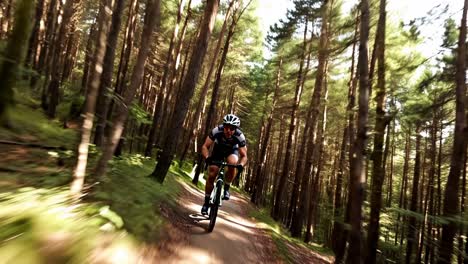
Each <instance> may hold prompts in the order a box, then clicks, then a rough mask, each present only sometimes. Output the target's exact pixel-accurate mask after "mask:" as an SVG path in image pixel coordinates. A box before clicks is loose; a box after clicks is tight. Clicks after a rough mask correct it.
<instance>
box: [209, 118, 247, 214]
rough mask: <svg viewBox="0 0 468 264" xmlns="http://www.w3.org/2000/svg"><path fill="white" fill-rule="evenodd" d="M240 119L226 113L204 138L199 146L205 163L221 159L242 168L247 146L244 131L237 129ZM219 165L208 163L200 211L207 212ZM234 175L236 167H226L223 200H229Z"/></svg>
mask: <svg viewBox="0 0 468 264" xmlns="http://www.w3.org/2000/svg"><path fill="white" fill-rule="evenodd" d="M239 126H240V119H239V117H237V116H235V115H233V114H227V115H225V116H224V118H223V124H222V125H219V126H217V127H215V128H214V129H213V130H212V131H211V132H210V134H209V135H208V137H207V138H206V140H205V143H204V144H203V146H202V148H201V153H202V156H203V158H204V159H205V160H206V163H207V164H210V162H211V161H223V160H224V159H226V162H227V163H228V164H231V165H236V164H237V170H238V171H239V173H241V172H242V170H243V169H244V166H245V164H246V163H247V146H246V141H245V136H244V133H242V131H241V130H240V129H239ZM213 143H214V147H213V151H212V153H211V156H209V148H210V146H211V145H212V144H213ZM218 171H219V167H218V166H217V165H210V166H209V167H208V179H207V181H206V185H205V202H204V204H203V206H202V209H201V213H202V214H208V207H209V202H210V194H211V192H212V191H213V188H214V181H215V178H216V175H217V174H218ZM234 177H236V168H231V167H229V168H228V171H227V174H226V181H225V184H224V195H223V199H224V200H229V198H230V193H229V188H230V186H231V183H232V181H233V180H234Z"/></svg>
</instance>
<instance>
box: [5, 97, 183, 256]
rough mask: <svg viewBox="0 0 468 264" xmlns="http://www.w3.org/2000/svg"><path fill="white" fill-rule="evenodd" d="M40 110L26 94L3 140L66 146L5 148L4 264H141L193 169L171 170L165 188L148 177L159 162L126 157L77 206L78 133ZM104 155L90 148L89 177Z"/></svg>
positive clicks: (89, 185) (92, 182)
mask: <svg viewBox="0 0 468 264" xmlns="http://www.w3.org/2000/svg"><path fill="white" fill-rule="evenodd" d="M38 105H39V103H38V102H37V101H35V100H34V99H31V98H29V97H27V96H24V97H23V98H22V99H21V102H20V103H18V104H17V105H16V106H15V109H14V111H12V115H11V117H10V118H11V121H12V124H13V127H12V128H10V129H6V128H0V139H1V140H7V141H15V142H19V143H34V144H40V145H43V146H57V147H58V146H61V147H62V148H61V149H55V150H47V149H43V148H37V147H25V146H21V145H5V144H0V152H2V159H0V179H1V180H0V259H1V262H2V263H92V262H99V259H100V258H106V260H107V261H108V260H110V259H112V258H113V257H118V258H119V262H120V263H134V262H136V258H137V257H138V256H137V255H138V252H137V251H138V247H139V245H141V244H146V243H153V242H158V241H159V240H160V239H162V238H163V237H162V236H161V232H160V230H161V229H162V227H163V225H165V220H164V218H163V216H162V215H161V214H160V207H159V205H160V204H161V203H165V204H167V205H169V206H173V205H175V200H176V199H177V196H178V194H179V191H180V188H181V187H180V185H179V184H178V183H177V181H180V180H182V179H184V178H185V177H183V176H185V175H187V172H186V171H185V169H186V167H184V166H182V168H179V167H178V166H172V167H171V170H170V173H169V175H168V176H167V177H166V181H165V183H164V185H161V184H159V183H158V182H157V181H155V180H154V179H153V178H151V177H150V176H149V175H150V174H151V171H152V169H153V168H154V166H155V161H154V159H149V158H145V157H143V156H141V155H123V156H121V157H119V158H114V159H113V160H112V161H111V164H110V170H109V172H108V174H107V176H106V177H104V178H102V179H96V178H93V177H92V176H89V175H88V177H87V178H86V183H87V184H86V189H85V196H84V197H83V199H82V200H81V201H76V200H73V199H71V198H70V196H69V192H68V190H69V183H70V181H71V177H72V170H73V167H74V165H75V162H76V155H75V149H76V146H77V143H78V132H77V131H76V130H73V129H64V128H62V124H61V123H60V122H59V121H56V120H49V119H47V118H46V117H45V115H44V114H43V113H42V111H41V110H40V108H39V107H38ZM98 154H99V153H98V151H97V150H96V148H95V147H93V146H91V148H90V156H89V163H88V171H91V170H90V169H91V168H93V166H94V164H95V163H96V159H97V157H98ZM126 258H128V259H126Z"/></svg>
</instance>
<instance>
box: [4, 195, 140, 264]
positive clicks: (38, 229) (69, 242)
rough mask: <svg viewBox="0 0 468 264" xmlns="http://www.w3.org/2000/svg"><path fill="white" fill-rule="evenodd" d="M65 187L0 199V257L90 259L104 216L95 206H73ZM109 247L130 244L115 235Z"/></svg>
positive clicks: (30, 260) (43, 260)
mask: <svg viewBox="0 0 468 264" xmlns="http://www.w3.org/2000/svg"><path fill="white" fill-rule="evenodd" d="M68 194H69V193H68V190H67V188H63V187H61V188H52V189H41V188H20V189H17V190H15V191H12V192H5V193H2V194H1V195H0V204H1V206H0V208H1V209H0V221H1V222H2V224H1V225H0V239H1V240H2V247H1V248H0V258H1V259H2V261H5V262H6V263H9V262H10V261H14V262H15V263H51V261H52V262H53V260H55V261H58V262H60V263H65V262H66V263H83V262H86V260H87V259H88V260H89V257H90V256H91V255H92V254H93V250H94V248H93V245H94V246H97V245H98V244H97V243H99V239H100V237H102V236H103V235H105V233H103V231H100V229H101V230H103V227H105V226H108V225H112V226H115V225H114V224H113V223H112V222H110V221H109V220H108V217H106V216H103V215H101V214H96V213H94V212H98V211H103V210H106V209H107V215H112V214H115V213H113V212H111V211H109V210H108V208H99V205H97V204H75V203H74V202H73V201H72V200H71V199H70V198H69V195H68ZM119 233H121V235H120V236H118V237H115V240H114V242H113V243H123V242H124V241H125V242H124V243H127V244H129V245H130V244H132V243H133V242H132V241H131V240H130V238H129V237H128V236H127V235H125V232H122V231H119Z"/></svg>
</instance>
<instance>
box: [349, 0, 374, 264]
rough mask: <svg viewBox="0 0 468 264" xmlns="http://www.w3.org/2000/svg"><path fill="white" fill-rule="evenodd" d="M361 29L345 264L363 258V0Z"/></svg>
mask: <svg viewBox="0 0 468 264" xmlns="http://www.w3.org/2000/svg"><path fill="white" fill-rule="evenodd" d="M360 10H361V28H360V31H359V32H360V38H359V58H358V69H359V110H358V126H357V129H358V131H357V137H356V140H355V141H354V145H353V148H352V152H353V155H352V158H351V160H350V175H351V181H350V191H351V193H350V199H351V208H350V219H351V233H350V238H349V252H352V254H350V255H349V256H348V258H347V263H356V264H357V263H361V261H362V257H363V254H362V251H361V249H362V242H361V237H362V234H361V232H362V204H363V200H364V185H365V183H366V175H365V166H364V163H365V161H366V153H365V149H366V141H367V120H368V111H369V105H368V104H369V83H368V82H369V69H368V66H367V63H368V56H367V52H368V39H369V3H368V1H367V0H362V1H361V4H360Z"/></svg>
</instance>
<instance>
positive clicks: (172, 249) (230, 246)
mask: <svg viewBox="0 0 468 264" xmlns="http://www.w3.org/2000/svg"><path fill="white" fill-rule="evenodd" d="M182 185H183V188H184V191H183V193H182V195H181V197H180V198H179V205H180V206H179V209H180V210H177V211H174V210H171V209H169V207H165V206H163V207H161V210H162V212H163V214H165V215H166V217H167V218H169V219H170V220H171V224H170V227H169V228H168V229H167V230H168V231H167V234H166V235H167V237H168V238H169V239H168V240H167V242H166V243H163V244H162V245H160V246H159V253H158V255H157V256H156V255H154V256H151V257H150V259H152V260H154V259H158V262H160V263H204V264H205V263H209V264H214V263H285V261H284V260H283V259H282V258H281V257H280V253H279V252H278V249H277V247H276V245H275V243H274V242H273V241H272V239H271V237H270V236H269V235H268V234H267V233H266V231H265V230H263V229H262V228H260V227H258V226H257V223H256V222H255V220H254V219H252V218H250V217H249V216H248V212H249V210H252V209H253V207H252V204H251V203H250V202H249V201H248V199H247V198H245V197H243V196H242V195H240V194H238V193H235V192H234V193H231V200H229V201H224V203H223V206H222V207H221V208H220V211H219V213H218V218H217V221H216V226H215V228H214V230H213V232H211V233H209V232H208V231H207V229H208V220H204V221H197V220H198V219H201V218H203V217H202V216H201V215H200V209H201V203H202V201H203V196H204V194H203V193H202V192H201V191H200V190H197V189H195V188H194V187H192V186H189V185H188V184H185V183H183V184H182ZM286 246H287V250H288V251H289V253H288V255H289V257H290V259H289V262H292V263H320V264H322V263H332V262H333V261H332V259H330V258H329V257H326V256H321V255H320V254H317V253H316V252H312V251H311V250H309V249H307V248H305V247H303V246H298V245H293V244H290V243H286ZM147 257H149V256H147ZM146 259H148V258H146Z"/></svg>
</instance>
